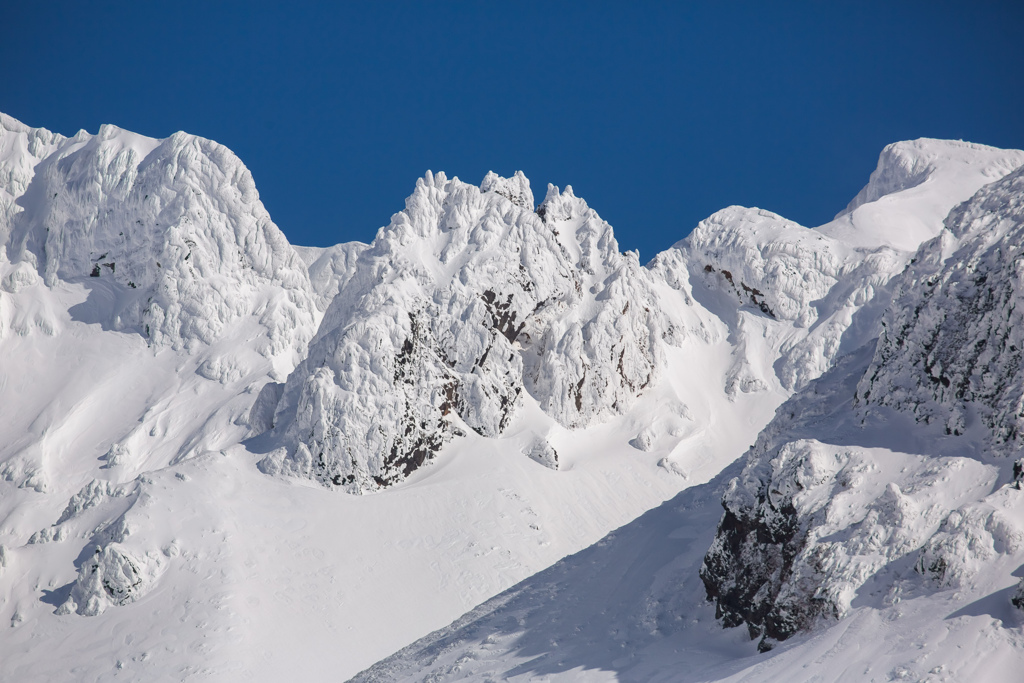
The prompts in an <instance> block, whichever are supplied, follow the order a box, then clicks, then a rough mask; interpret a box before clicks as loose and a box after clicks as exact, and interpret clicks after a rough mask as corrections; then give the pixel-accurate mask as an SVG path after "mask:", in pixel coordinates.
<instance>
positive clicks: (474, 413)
mask: <svg viewBox="0 0 1024 683" xmlns="http://www.w3.org/2000/svg"><path fill="white" fill-rule="evenodd" d="M485 188H489V190H488V191H482V190H481V189H480V188H478V187H475V186H473V185H469V184H466V183H463V182H461V181H459V180H458V179H451V180H449V179H448V178H447V177H446V176H445V175H444V174H442V173H438V174H432V173H428V174H427V175H426V177H424V178H422V179H421V180H419V181H418V182H417V184H416V190H415V192H414V193H413V195H412V196H411V197H409V199H408V200H407V201H406V209H405V210H404V211H402V212H401V213H398V214H396V215H395V216H394V217H393V219H392V222H391V224H390V225H389V226H387V227H385V228H382V229H381V231H380V232H379V233H378V235H377V237H376V239H375V240H374V241H373V243H372V244H371V245H370V247H369V248H368V249H366V250H364V251H362V252H361V253H360V254H359V256H358V259H357V261H356V263H355V267H354V272H353V275H352V277H351V279H350V280H349V282H348V284H347V285H346V287H345V296H343V297H342V296H339V297H337V298H335V300H334V302H333V303H332V304H331V306H330V308H329V309H328V310H327V312H326V314H325V316H324V320H323V322H322V324H321V326H320V329H319V331H318V332H317V335H316V338H315V339H314V340H313V342H312V343H311V345H310V351H309V357H308V358H307V359H306V360H305V361H304V362H303V363H302V364H301V365H300V366H299V367H298V368H297V369H296V371H295V372H294V373H292V375H291V376H290V377H289V378H288V381H287V382H286V385H285V388H284V393H283V396H282V399H281V403H280V405H279V406H278V408H277V414H276V417H275V420H274V421H275V423H276V424H277V425H278V427H277V429H278V430H279V431H280V432H281V433H283V435H284V437H285V439H286V441H287V442H288V444H289V445H288V451H289V452H288V457H287V459H286V460H287V461H286V462H278V461H277V460H275V459H274V458H271V459H269V460H268V461H266V462H265V463H264V468H265V469H266V470H273V471H285V472H291V473H295V474H300V475H302V476H309V477H312V478H314V479H315V480H317V481H320V482H321V483H323V484H326V485H332V486H345V487H346V488H347V489H349V490H352V491H369V490H374V489H377V488H380V487H383V486H387V485H389V484H392V483H394V482H396V481H399V480H401V479H402V478H404V477H405V476H407V475H408V474H409V473H410V472H412V471H413V470H414V469H416V468H417V467H419V466H420V465H422V464H423V463H424V462H425V461H426V460H427V459H429V458H430V457H432V455H433V454H434V453H435V452H436V451H437V450H438V449H439V448H440V447H441V446H442V445H443V444H444V443H445V442H447V441H448V440H450V439H451V438H452V436H453V435H454V434H455V433H456V431H457V430H458V427H457V422H456V420H454V418H455V416H457V418H458V422H461V423H463V424H465V425H466V426H468V427H469V428H471V429H473V430H474V431H476V432H478V433H479V434H481V435H484V436H496V435H498V434H500V433H501V432H502V431H503V430H504V429H505V427H506V426H507V425H508V423H509V421H510V420H511V419H512V417H513V415H514V414H515V411H516V409H517V407H518V406H519V404H520V402H521V396H522V395H523V392H524V391H525V392H529V393H530V394H531V395H532V396H533V397H534V398H535V399H536V400H537V401H538V402H539V403H540V405H541V407H542V409H543V410H544V411H545V412H547V413H548V414H549V415H551V416H552V417H553V418H555V419H556V420H557V421H558V422H560V423H561V424H563V425H565V426H567V427H571V428H578V427H584V426H586V425H588V424H591V423H593V422H595V421H600V420H603V419H607V418H608V417H610V416H612V415H616V414H619V413H622V412H623V411H625V410H626V409H628V407H629V406H630V405H631V404H632V402H633V400H634V399H635V397H636V396H637V395H639V394H640V393H641V392H642V391H644V390H645V389H646V388H647V387H649V386H651V385H652V384H653V383H654V382H655V381H656V380H657V377H658V374H659V372H660V370H661V367H662V365H663V363H664V361H663V351H662V347H661V344H662V342H663V338H666V337H669V338H672V339H676V338H680V336H681V335H684V334H685V332H684V331H681V330H678V329H676V328H678V327H680V326H679V325H678V324H676V323H674V322H672V321H671V320H670V319H669V318H668V317H667V316H666V315H665V314H664V313H663V312H662V307H660V306H658V305H657V299H656V293H655V291H654V286H653V280H652V276H651V274H650V272H649V271H647V270H645V269H644V268H642V267H641V266H640V264H639V262H638V259H637V257H636V255H635V254H633V253H626V254H622V253H620V252H619V250H618V245H617V243H616V242H615V238H614V237H613V235H612V230H611V226H609V225H608V224H607V223H605V222H604V221H603V220H601V219H600V217H599V216H598V215H597V214H596V213H595V212H594V211H593V210H592V209H590V208H589V207H588V206H587V205H586V203H585V202H584V201H583V200H582V199H579V198H577V197H576V196H575V195H574V194H573V193H572V189H571V188H569V187H567V188H566V189H565V191H564V192H559V191H558V188H555V187H549V190H548V194H547V197H546V199H545V201H544V202H543V203H542V204H541V206H540V207H539V208H538V210H537V212H536V213H534V212H533V211H532V210H531V207H532V198H529V201H527V200H524V203H522V204H520V203H519V199H518V198H522V197H523V196H525V193H527V192H528V189H529V184H528V182H527V181H526V179H525V177H522V176H521V175H517V176H516V177H515V178H513V179H510V180H506V179H501V178H498V177H497V176H492V175H488V177H487V179H485ZM509 188H512V189H513V190H516V191H515V192H511V190H509ZM506 190H508V191H506ZM509 194H511V195H512V199H510V198H509V196H508V195H509ZM265 422H266V421H265V420H264V424H265Z"/></svg>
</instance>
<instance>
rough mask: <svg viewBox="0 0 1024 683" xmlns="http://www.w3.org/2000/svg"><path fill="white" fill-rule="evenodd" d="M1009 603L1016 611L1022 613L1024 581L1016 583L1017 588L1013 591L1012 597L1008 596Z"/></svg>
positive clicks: (1023, 609) (1023, 607)
mask: <svg viewBox="0 0 1024 683" xmlns="http://www.w3.org/2000/svg"><path fill="white" fill-rule="evenodd" d="M1010 603H1011V604H1012V605H1013V606H1014V607H1016V608H1017V609H1019V610H1021V611H1024V579H1021V580H1020V581H1019V582H1018V583H1017V588H1016V589H1014V591H1013V595H1012V596H1010Z"/></svg>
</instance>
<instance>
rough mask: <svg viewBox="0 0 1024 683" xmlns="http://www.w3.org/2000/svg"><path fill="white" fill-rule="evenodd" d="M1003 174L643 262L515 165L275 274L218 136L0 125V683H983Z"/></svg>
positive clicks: (268, 229) (936, 172) (957, 171)
mask: <svg viewBox="0 0 1024 683" xmlns="http://www.w3.org/2000/svg"><path fill="white" fill-rule="evenodd" d="M1022 164H1024V152H1020V151H1015V150H999V149H995V148H991V147H985V146H982V145H974V144H970V143H963V142H953V141H940V140H928V139H921V140H915V141H910V142H898V143H895V144H893V145H889V146H888V147H886V148H885V149H884V150H883V151H882V153H881V156H880V158H879V162H878V168H877V169H876V170H875V172H874V173H872V174H871V177H870V179H869V181H868V184H867V185H866V186H865V187H864V189H863V190H862V191H861V192H860V193H859V194H858V195H857V197H855V198H854V199H853V201H851V202H850V204H849V206H848V207H847V208H846V209H845V210H844V211H843V212H841V213H840V214H839V215H837V216H836V218H835V220H833V221H832V222H830V223H828V224H827V225H824V226H819V227H817V228H807V227H803V226H800V225H798V224H796V223H793V222H792V221H789V220H787V219H785V218H783V217H781V216H779V215H777V214H775V213H772V212H770V211H766V210H763V209H758V208H745V207H736V206H733V207H728V208H725V209H723V210H721V211H719V212H717V213H715V214H714V215H712V216H710V217H709V218H707V219H706V220H704V221H702V222H700V224H699V225H698V226H696V228H695V229H694V230H693V231H692V232H691V233H690V234H689V235H688V236H687V237H686V238H685V239H683V240H681V241H680V242H678V243H677V244H676V245H674V246H673V247H672V248H670V249H668V250H666V251H665V252H662V253H661V254H658V255H656V256H655V258H654V259H652V260H651V261H650V263H648V264H647V265H646V266H644V265H642V264H641V263H640V260H639V255H638V254H637V253H635V252H621V251H619V246H618V243H617V242H616V240H615V237H614V235H613V231H612V228H611V226H610V225H609V224H608V223H606V222H605V221H603V220H602V219H601V218H600V216H598V214H597V213H596V212H595V211H594V209H592V208H591V207H590V206H589V205H588V204H587V203H586V202H585V201H584V200H583V199H581V198H578V197H576V196H575V194H574V193H573V190H572V188H571V187H569V186H566V187H565V189H564V190H559V188H557V187H554V186H552V185H548V187H547V192H546V195H545V197H544V199H543V201H541V202H540V203H539V205H538V204H536V202H535V198H534V195H533V191H532V189H531V186H530V181H529V180H528V179H527V178H526V177H525V176H524V175H523V174H522V173H521V172H516V173H515V174H513V175H512V176H511V177H507V178H506V177H502V176H499V175H498V174H496V173H488V174H487V176H486V177H485V178H484V179H483V181H482V183H481V184H480V186H476V185H472V184H469V183H466V182H463V181H461V180H459V179H458V178H454V177H452V178H449V177H448V176H447V175H445V174H444V173H431V172H429V171H428V172H427V173H426V174H425V175H424V177H422V178H420V179H419V180H418V181H416V184H415V188H414V190H413V192H412V194H411V195H410V196H409V198H408V199H407V200H406V205H405V209H404V210H403V211H401V212H399V213H397V214H395V215H394V216H392V218H391V221H390V222H389V223H388V225H386V226H384V227H382V228H380V230H379V231H378V233H377V235H376V237H375V238H374V240H373V241H372V242H371V243H370V244H358V243H350V244H342V245H336V246H334V247H329V248H314V247H294V246H292V245H290V244H289V243H288V241H287V239H286V238H285V236H284V234H283V233H282V232H281V231H280V230H279V229H278V227H277V226H276V225H275V224H274V223H273V222H272V221H271V219H270V216H269V215H268V213H267V212H266V210H265V209H264V207H263V205H262V203H261V202H260V200H259V195H258V193H257V191H256V188H255V185H254V183H253V179H252V176H251V174H250V173H249V171H248V170H247V169H246V168H245V166H244V165H243V163H242V162H241V161H240V160H239V159H238V158H237V157H236V156H235V155H234V154H232V153H231V152H230V151H229V150H227V149H226V148H224V147H223V146H221V145H218V144H217V143H215V142H212V141H209V140H204V139H202V138H198V137H195V136H192V135H187V134H185V133H176V134H174V135H172V136H171V137H169V138H166V139H164V140H155V139H151V138H147V137H144V136H140V135H136V134H134V133H131V132H128V131H124V130H121V129H119V128H117V127H115V126H103V127H101V129H100V130H99V132H98V133H97V134H95V135H91V134H88V133H86V132H84V131H81V132H79V133H78V134H76V135H75V136H73V137H64V136H61V135H58V134H54V133H51V132H49V131H46V130H43V129H35V128H30V127H28V126H25V125H24V124H22V123H20V122H18V121H15V120H14V119H12V118H10V117H8V116H5V115H0V245H2V249H0V354H2V355H0V357H2V358H3V361H2V362H0V410H2V419H0V437H2V438H0V617H2V618H3V619H4V620H5V623H9V624H10V626H9V627H7V626H5V628H8V629H9V631H8V634H7V635H6V636H5V638H4V640H3V642H2V643H0V679H3V680H19V681H34V680H39V681H43V680H46V681H60V680H68V681H70V680H113V679H115V678H118V677H119V676H124V677H126V678H131V679H135V680H164V679H166V680H172V679H173V680H184V679H190V678H192V677H197V678H199V677H206V678H212V679H214V680H243V679H244V680H282V679H286V678H292V677H294V678H302V679H305V680H338V679H339V678H346V677H350V676H353V675H356V677H357V678H356V680H373V681H382V680H423V679H429V680H437V681H440V680H460V679H466V680H487V679H494V680H498V679H514V680H527V679H530V678H531V677H533V676H544V677H549V678H562V679H564V680H579V679H590V680H637V681H639V680H704V681H706V680H763V679H766V678H773V679H776V680H797V679H801V677H803V678H807V677H808V676H813V677H816V678H815V679H816V680H818V679H820V680H847V679H850V680H861V679H864V680H866V679H873V680H896V679H904V678H914V679H915V680H917V679H920V680H935V681H938V680H1013V679H1014V678H1013V677H1014V676H1016V675H1019V671H1020V670H1021V667H1024V631H1022V628H1024V611H1022V610H1024V582H1022V581H1020V572H1019V568H1020V567H1021V566H1024V494H1022V492H1021V486H1022V484H1024V459H1022V458H1024V364H1022V357H1024V332H1022V330H1024V317H1022V315H1024V314H1022V311H1024V294H1022V293H1024V252H1022V249H1024V167H1022ZM686 227H688V226H680V232H683V231H684V230H685V228H686ZM751 443H753V444H754V445H753V446H750V444H751ZM744 450H746V455H745V456H743V451H744ZM741 456H743V457H741ZM349 494H356V495H349ZM361 494H373V495H361ZM669 499H671V500H669ZM666 501H668V502H666ZM723 508H724V511H723ZM641 515H642V516H641ZM634 520H635V521H634ZM619 527H621V528H619ZM614 529H618V531H615V532H614V533H611V534H610V533H609V532H612V531H613V530H614ZM573 553H579V554H578V555H575V556H573ZM554 563H557V564H554ZM553 564H554V566H552V565H553ZM548 567H550V569H547V570H546V571H541V570H545V568H548ZM538 572H539V573H538ZM503 591H505V592H503ZM460 615H464V616H462V617H461V618H459V616H460ZM449 623H450V624H451V625H450V626H447V627H445V625H446V624H449ZM880 624H885V625H887V626H885V628H880V627H879V625H880ZM889 624H895V626H888V625H889ZM739 625H744V626H745V627H746V628H744V629H742V630H741V631H734V630H729V629H723V628H722V627H723V626H726V627H729V626H739ZM442 627H445V628H442ZM437 629H441V630H437ZM417 639H419V640H417ZM413 641H416V642H413ZM410 642H412V643H413V644H412V645H408V644H409V643H410ZM943 642H945V643H948V644H951V645H957V646H958V647H952V646H951V645H945V644H944V645H940V644H939V643H943ZM406 646H407V647H406ZM964 646H969V647H967V648H966V649H963V647H964ZM403 647H405V649H404V650H400V648H403ZM399 650H400V651H399ZM396 651H397V653H396ZM392 653H396V654H393V655H392ZM388 655H392V656H391V657H388ZM378 660H380V661H379V662H378ZM374 662H378V663H377V664H374ZM371 665H372V666H371ZM367 667H370V668H367ZM360 671H362V673H359V672H360ZM808 672H809V673H808ZM844 672H848V673H844ZM844 677H845V678H844Z"/></svg>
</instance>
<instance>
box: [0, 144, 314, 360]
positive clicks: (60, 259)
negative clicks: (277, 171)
mask: <svg viewBox="0 0 1024 683" xmlns="http://www.w3.org/2000/svg"><path fill="white" fill-rule="evenodd" d="M27 130H28V131H29V132H17V133H14V134H12V133H10V132H7V133H5V134H4V135H5V140H6V139H7V138H11V137H12V135H13V138H12V139H13V142H12V143H10V144H11V145H13V146H14V147H18V146H20V145H22V143H23V140H22V138H25V139H28V140H30V142H29V143H28V146H27V148H26V149H28V152H29V155H30V156H29V157H25V155H22V158H23V159H25V158H28V159H30V160H31V159H36V158H37V157H36V156H33V155H32V149H36V151H37V152H38V153H39V154H43V153H46V156H45V157H44V158H42V159H41V160H40V161H38V163H36V164H35V166H34V167H33V168H34V174H33V175H32V176H31V180H30V181H29V182H28V184H26V183H25V178H26V172H25V171H24V169H25V167H26V165H25V164H22V166H21V167H20V168H21V171H20V173H14V172H11V173H10V174H9V181H8V183H7V185H6V192H7V193H9V194H11V195H12V196H13V195H15V194H16V195H17V199H16V205H17V209H20V210H18V211H17V213H14V214H13V215H11V216H10V218H9V220H10V224H11V226H10V235H9V240H8V241H7V254H8V257H9V258H10V259H11V261H14V262H18V261H21V262H25V263H28V264H30V265H31V266H33V267H35V268H38V270H39V272H40V274H41V275H42V276H43V279H44V281H45V283H46V284H47V285H48V286H53V285H55V284H56V283H57V282H58V281H60V280H64V281H76V280H80V279H85V280H84V281H85V282H87V283H88V285H87V286H90V287H92V288H93V289H94V290H95V301H94V302H92V303H93V305H92V306H91V308H92V309H93V310H92V311H91V312H90V313H89V314H88V316H89V317H90V319H89V320H88V322H100V323H102V324H103V325H104V326H105V327H107V328H110V329H114V330H133V331H138V332H140V333H141V334H143V335H145V336H146V337H147V338H148V339H149V340H151V342H152V343H153V344H155V345H157V346H164V345H166V346H171V347H173V348H189V349H191V348H195V345H196V344H198V343H205V344H210V343H212V342H214V341H216V340H217V339H219V338H220V337H221V336H222V335H223V333H224V331H225V328H226V326H227V325H228V324H229V323H231V322H232V321H234V320H238V319H241V318H243V317H246V316H254V317H256V318H257V319H258V321H259V324H261V325H262V326H264V327H265V328H266V330H267V332H268V334H267V335H266V341H267V343H266V344H265V346H264V347H263V348H261V349H259V351H260V352H261V353H264V354H266V355H275V354H298V353H301V349H302V347H303V345H304V344H305V342H306V341H307V340H308V339H309V338H310V337H311V336H312V331H313V326H314V325H315V322H316V317H317V311H316V305H315V301H314V298H315V297H314V294H313V292H312V290H311V287H310V284H309V278H308V275H307V273H306V268H305V265H304V264H303V263H302V260H301V259H300V258H299V257H298V255H296V254H295V252H294V250H292V248H291V247H290V245H289V244H288V242H287V240H286V239H285V237H284V235H283V234H282V233H281V232H280V230H278V229H277V226H275V225H274V224H273V222H271V220H270V217H269V215H268V214H267V212H266V210H265V209H264V208H263V205H262V203H260V201H259V196H258V194H257V192H256V187H255V185H254V184H253V180H252V176H251V175H250V173H249V171H248V170H247V169H246V168H245V166H244V165H243V164H242V162H241V161H239V159H238V158H237V157H236V156H235V155H234V154H232V153H231V152H230V151H229V150H228V149H227V148H225V147H223V146H221V145H218V144H217V143H215V142H211V141H209V140H204V139H202V138H198V137H195V136H191V135H186V134H184V133H176V134H175V135H172V136H171V137H169V138H167V139H165V140H154V139H151V138H146V137H143V136H140V135H136V134H133V133H129V132H127V131H123V130H120V129H118V128H116V127H114V126H103V127H102V128H101V129H100V131H99V133H98V134H97V135H95V136H92V135H88V134H86V133H85V132H84V131H83V132H80V133H79V134H78V135H76V136H75V137H73V138H70V139H67V140H63V139H60V138H59V137H56V136H54V137H52V138H51V137H48V136H47V135H46V134H44V133H42V132H38V131H32V129H27ZM33 140H38V141H42V142H36V143H33V142H31V141H33ZM48 140H51V141H52V144H50V145H49V146H47V145H46V144H45V143H46V141H48ZM4 144H5V145H6V144H7V143H4ZM8 213H10V212H8ZM88 278H96V279H97V280H96V281H92V280H89V279H88ZM295 360H297V357H296V358H295Z"/></svg>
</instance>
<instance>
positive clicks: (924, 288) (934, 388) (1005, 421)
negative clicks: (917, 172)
mask: <svg viewBox="0 0 1024 683" xmlns="http://www.w3.org/2000/svg"><path fill="white" fill-rule="evenodd" d="M946 226H947V230H946V231H944V232H943V233H942V235H940V236H939V237H937V238H936V239H934V240H932V241H931V242H929V243H928V244H927V245H925V247H924V248H922V250H921V251H920V252H919V254H918V255H917V258H916V259H915V262H914V263H913V265H911V266H910V267H909V268H908V270H907V272H906V273H904V274H903V276H902V277H901V278H900V281H899V283H898V290H899V296H898V298H897V299H896V301H895V303H894V305H893V306H892V307H890V309H889V311H888V312H887V314H886V316H885V320H884V322H883V327H882V330H881V337H880V338H879V341H878V348H877V351H876V353H875V357H874V360H873V361H872V365H871V368H870V369H869V370H868V372H867V374H866V375H865V377H864V379H863V380H862V381H861V383H860V385H859V387H858V397H859V398H860V399H861V400H862V401H863V402H864V404H865V405H867V406H888V407H892V408H895V409H897V410H900V411H905V412H909V413H911V414H912V415H914V417H915V419H917V420H919V421H922V422H926V423H937V424H939V425H941V426H942V427H943V428H944V430H945V431H946V433H948V434H953V435H962V434H965V433H966V432H967V431H968V430H969V429H970V428H971V424H972V421H973V420H974V419H975V416H976V419H977V420H978V421H980V423H981V425H983V426H984V428H985V429H986V430H987V442H988V445H989V448H991V449H992V450H993V451H995V452H998V453H1003V454H1012V453H1015V452H1017V451H1019V450H1020V449H1021V448H1022V447H1024V408H1022V406H1024V364H1022V356H1024V168H1022V169H1020V170H1018V171H1015V172H1014V173H1012V174H1010V175H1008V176H1007V177H1005V178H1003V179H1002V180H1000V181H997V182H995V183H992V184H991V185H988V186H986V187H984V188H983V189H982V190H981V191H979V192H978V193H977V194H976V195H975V196H974V197H973V198H972V199H971V200H970V201H968V202H965V203H964V204H962V205H960V206H959V207H957V208H956V209H955V210H954V211H953V212H951V213H950V215H949V218H948V219H947V220H946Z"/></svg>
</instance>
